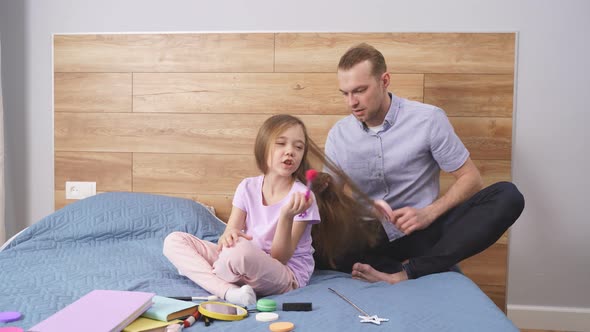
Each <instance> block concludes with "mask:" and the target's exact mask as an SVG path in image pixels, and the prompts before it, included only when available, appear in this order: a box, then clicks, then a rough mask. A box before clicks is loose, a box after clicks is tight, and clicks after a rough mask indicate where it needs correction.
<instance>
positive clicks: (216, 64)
mask: <svg viewBox="0 0 590 332" xmlns="http://www.w3.org/2000/svg"><path fill="white" fill-rule="evenodd" d="M359 42H368V43H369V44H372V45H373V46H375V47H376V48H377V49H379V50H380V51H381V52H382V53H383V54H384V56H385V58H386V61H387V64H388V70H389V71H390V73H392V84H391V91H393V92H394V93H396V94H397V95H399V96H402V97H406V98H410V99H414V100H418V101H423V102H425V103H430V104H434V105H437V106H440V107H442V108H443V109H444V110H445V111H446V112H447V114H448V116H449V118H450V120H451V122H452V124H453V125H454V127H455V130H456V132H457V133H458V135H459V136H460V137H461V139H462V140H463V142H464V143H465V145H466V146H467V148H468V149H469V150H470V152H471V158H472V159H473V160H474V161H475V163H476V165H477V166H478V167H479V169H480V171H481V173H482V175H483V178H484V181H485V183H486V184H491V183H493V182H496V181H500V180H510V162H511V139H512V112H513V85H514V62H515V34H514V33H211V34H209V33H199V34H190V33H188V34H110V35H109V34H100V35H96V34H93V35H55V36H54V119H55V123H54V126H55V127H54V134H55V207H56V209H59V208H61V207H63V206H65V205H66V204H69V203H71V201H69V200H66V199H65V182H66V181H95V182H96V188H97V191H98V192H107V191H133V192H147V193H157V194H165V195H172V196H178V197H186V198H191V199H194V200H198V201H200V202H203V203H205V204H208V205H212V206H214V207H215V209H216V210H217V214H218V216H219V217H220V218H221V219H224V220H226V219H227V217H228V215H229V211H230V209H231V198H232V195H233V192H234V190H235V188H236V186H237V184H238V183H239V181H240V180H241V179H242V178H244V177H246V176H253V175H256V174H258V171H257V169H256V166H255V162H254V157H253V143H254V137H255V135H256V132H257V130H258V128H259V126H260V125H261V124H262V122H263V121H264V120H265V119H266V118H267V117H269V116H270V115H272V114H277V113H290V114H294V115H297V116H299V117H301V118H302V120H303V121H304V122H305V123H306V125H307V126H308V129H309V131H310V134H311V137H312V138H313V139H314V140H315V141H316V142H317V143H318V144H320V146H323V143H324V141H325V138H326V135H327V133H328V130H329V129H330V127H331V126H332V125H333V124H334V123H335V122H336V121H338V120H339V119H341V118H342V117H344V116H346V115H348V111H347V109H346V107H345V103H344V102H343V100H342V99H341V98H342V97H341V96H340V93H339V91H338V85H337V79H336V65H337V63H338V60H339V58H340V56H341V55H342V54H343V53H344V52H345V51H346V49H348V48H349V47H350V46H352V45H353V44H356V43H359ZM450 183H451V178H450V177H449V176H448V175H444V174H443V176H442V177H441V187H442V190H443V192H444V191H445V190H446V189H447V188H448V186H449V184H450ZM506 254H507V250H506V236H504V237H503V238H502V239H500V240H499V241H498V243H497V244H495V245H494V246H493V247H492V248H490V249H488V250H486V251H485V252H484V253H482V254H480V255H478V256H476V257H473V258H471V259H469V260H467V261H466V262H464V263H462V268H463V269H464V271H465V273H466V274H467V275H468V276H469V277H471V278H472V279H473V280H474V281H476V282H477V283H478V285H479V286H480V287H481V288H482V289H483V290H484V291H485V292H486V293H487V294H488V295H489V296H490V297H491V298H492V299H493V300H494V301H495V302H496V303H497V304H498V306H499V307H500V308H502V309H504V307H505V285H506Z"/></svg>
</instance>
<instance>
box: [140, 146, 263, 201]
mask: <svg viewBox="0 0 590 332" xmlns="http://www.w3.org/2000/svg"><path fill="white" fill-rule="evenodd" d="M259 173H260V172H259V171H258V169H257V167H256V162H255V161H254V156H253V155H252V154H248V155H200V154H156V153H153V154H151V153H150V154H147V153H134V154H133V191H138V192H161V193H187V194H190V193H197V194H217V195H219V194H222V195H233V193H234V191H235V189H236V187H237V185H238V184H239V183H240V181H241V180H242V179H244V178H245V177H249V176H256V175H258V174H259Z"/></svg>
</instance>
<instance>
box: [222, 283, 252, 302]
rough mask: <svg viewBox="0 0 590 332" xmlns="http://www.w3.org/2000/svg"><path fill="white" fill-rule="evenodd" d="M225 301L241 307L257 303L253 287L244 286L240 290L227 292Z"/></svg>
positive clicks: (231, 289) (235, 289)
mask: <svg viewBox="0 0 590 332" xmlns="http://www.w3.org/2000/svg"><path fill="white" fill-rule="evenodd" d="M225 300H226V301H227V302H230V303H233V304H237V305H239V306H243V307H245V306H247V305H250V304H255V303H256V293H254V290H253V289H252V287H250V286H248V285H244V286H242V287H240V288H233V287H232V288H230V289H228V290H227V292H225Z"/></svg>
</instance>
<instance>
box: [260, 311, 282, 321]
mask: <svg viewBox="0 0 590 332" xmlns="http://www.w3.org/2000/svg"><path fill="white" fill-rule="evenodd" d="M277 319H279V314H277V313H274V312H259V313H257V314H256V320H257V321H259V322H272V321H275V320H277Z"/></svg>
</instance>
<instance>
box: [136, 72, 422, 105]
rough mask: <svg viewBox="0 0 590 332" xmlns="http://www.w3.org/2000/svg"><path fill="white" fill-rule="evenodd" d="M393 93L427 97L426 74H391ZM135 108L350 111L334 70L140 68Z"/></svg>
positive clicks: (419, 98)
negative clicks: (149, 70)
mask: <svg viewBox="0 0 590 332" xmlns="http://www.w3.org/2000/svg"><path fill="white" fill-rule="evenodd" d="M392 80H393V82H394V83H393V85H394V86H393V88H394V92H395V93H396V94H398V95H400V96H402V97H404V98H410V99H413V100H420V101H421V100H423V81H424V75H422V74H399V75H392ZM133 111H134V112H172V113H228V112H231V113H269V114H274V113H279V112H280V113H290V114H344V115H346V114H348V113H349V111H348V110H347V108H346V104H345V103H344V102H343V100H342V96H341V94H340V92H339V91H338V82H337V78H336V74H334V73H329V74H304V73H288V74H259V73H256V74H252V73H244V74H241V73H218V74H203V73H149V74H148V73H143V74H142V73H139V74H134V76H133Z"/></svg>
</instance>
